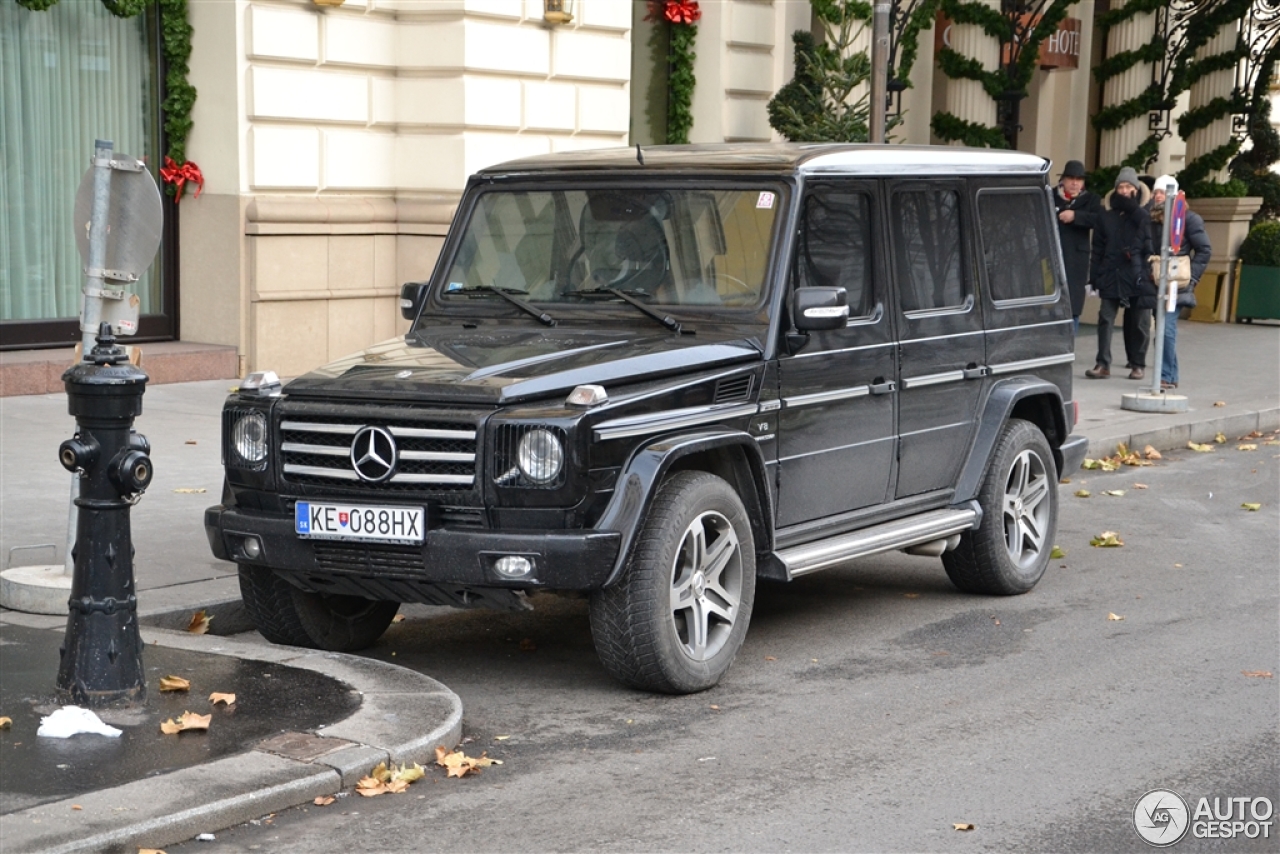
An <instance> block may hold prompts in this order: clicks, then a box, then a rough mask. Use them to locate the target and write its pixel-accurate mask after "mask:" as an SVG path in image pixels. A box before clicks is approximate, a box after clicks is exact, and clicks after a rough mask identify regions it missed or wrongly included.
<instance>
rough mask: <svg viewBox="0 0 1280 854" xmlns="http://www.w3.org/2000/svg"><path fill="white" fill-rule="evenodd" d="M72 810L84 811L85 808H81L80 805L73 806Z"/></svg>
mask: <svg viewBox="0 0 1280 854" xmlns="http://www.w3.org/2000/svg"><path fill="white" fill-rule="evenodd" d="M71 808H72V809H73V810H82V809H84V807H82V806H80V805H79V804H72V805H71Z"/></svg>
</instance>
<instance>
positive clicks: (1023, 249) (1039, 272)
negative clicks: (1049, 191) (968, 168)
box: [978, 189, 1058, 302]
mask: <svg viewBox="0 0 1280 854" xmlns="http://www.w3.org/2000/svg"><path fill="white" fill-rule="evenodd" d="M1045 214H1046V211H1045V196H1044V191H1043V190H1032V189H1026V190H983V191H981V192H980V193H978V227H979V230H980V231H981V233H982V255H983V263H984V264H985V266H986V268H987V283H988V285H989V286H990V288H991V298H992V299H993V300H995V301H996V302H1006V301H1009V300H1028V299H1040V300H1043V299H1045V298H1051V297H1053V295H1054V294H1055V293H1056V292H1057V289H1058V285H1057V277H1056V276H1055V275H1054V262H1053V254H1052V246H1053V239H1052V236H1051V235H1050V233H1049V221H1048V218H1047V217H1046V215H1045Z"/></svg>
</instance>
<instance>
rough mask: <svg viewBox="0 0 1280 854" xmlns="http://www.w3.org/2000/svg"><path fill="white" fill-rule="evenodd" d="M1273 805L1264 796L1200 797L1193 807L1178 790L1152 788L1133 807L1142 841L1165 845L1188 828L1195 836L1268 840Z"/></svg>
mask: <svg viewBox="0 0 1280 854" xmlns="http://www.w3.org/2000/svg"><path fill="white" fill-rule="evenodd" d="M1274 814H1275V807H1274V805H1273V804H1272V803H1271V799H1270V798H1263V797H1212V798H1208V797H1202V798H1200V799H1199V800H1198V801H1196V806H1195V809H1194V810H1193V809H1191V807H1190V806H1188V804H1187V802H1186V801H1185V800H1184V799H1183V798H1182V796H1181V795H1179V794H1178V793H1177V792H1174V791H1171V790H1169V789H1152V790H1151V791H1150V792H1147V793H1146V794H1145V795H1143V796H1142V797H1141V798H1139V799H1138V803H1136V804H1135V805H1134V807H1133V827H1134V829H1135V830H1137V831H1138V835H1139V836H1141V837H1142V839H1143V841H1145V842H1148V843H1150V844H1151V845H1154V846H1156V847H1157V848H1167V847H1169V846H1170V845H1175V844H1177V843H1178V842H1181V841H1182V839H1183V838H1184V837H1185V836H1186V835H1187V832H1188V831H1190V833H1191V836H1192V838H1194V839H1239V838H1241V837H1244V838H1246V839H1270V838H1271V824H1272V816H1273V815H1274Z"/></svg>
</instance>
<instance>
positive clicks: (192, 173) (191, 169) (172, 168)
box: [160, 155, 204, 205]
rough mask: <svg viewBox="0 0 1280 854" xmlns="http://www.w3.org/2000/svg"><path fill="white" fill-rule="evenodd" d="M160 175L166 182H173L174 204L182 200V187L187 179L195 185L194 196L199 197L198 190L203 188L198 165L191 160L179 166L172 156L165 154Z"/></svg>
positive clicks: (202, 178)
mask: <svg viewBox="0 0 1280 854" xmlns="http://www.w3.org/2000/svg"><path fill="white" fill-rule="evenodd" d="M160 177H161V178H162V179H163V180H164V182H165V183H166V184H173V187H174V190H173V203H174V204H175V205H176V204H178V203H179V202H181V201H182V191H183V187H184V186H185V185H186V183H187V182H188V181H190V182H191V183H193V184H195V185H196V198H197V199H198V198H200V191H201V190H203V189H204V175H202V174H200V167H199V166H197V165H196V164H194V163H192V162H191V161H187V162H186V163H183V164H182V165H181V166H179V165H178V164H177V163H174V162H173V158H172V157H169V156H167V155H166V156H165V158H164V168H162V169H161V170H160Z"/></svg>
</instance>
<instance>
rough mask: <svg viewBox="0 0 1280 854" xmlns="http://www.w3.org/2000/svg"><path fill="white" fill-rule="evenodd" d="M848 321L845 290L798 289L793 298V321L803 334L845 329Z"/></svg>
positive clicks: (847, 302) (847, 297)
mask: <svg viewBox="0 0 1280 854" xmlns="http://www.w3.org/2000/svg"><path fill="white" fill-rule="evenodd" d="M848 319H849V296H848V294H847V293H846V292H845V289H844V288H796V292H795V293H794V294H793V295H792V297H791V320H792V322H793V323H794V324H795V326H796V329H799V330H800V331H801V332H817V331H819V330H822V329H843V328H844V326H845V322H846V321H847V320H848Z"/></svg>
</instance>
